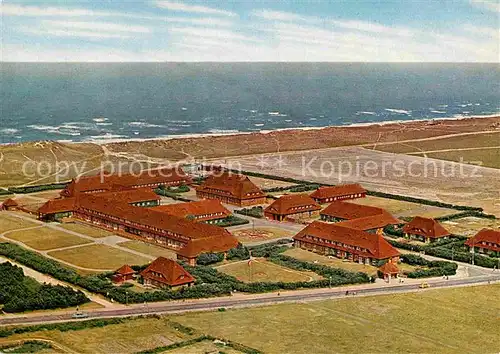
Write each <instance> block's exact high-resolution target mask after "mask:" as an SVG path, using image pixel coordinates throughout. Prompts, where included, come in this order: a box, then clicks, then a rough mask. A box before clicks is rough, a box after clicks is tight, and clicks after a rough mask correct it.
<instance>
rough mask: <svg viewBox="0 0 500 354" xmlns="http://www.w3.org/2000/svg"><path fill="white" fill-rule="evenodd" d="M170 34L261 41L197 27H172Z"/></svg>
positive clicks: (228, 32) (224, 31)
mask: <svg viewBox="0 0 500 354" xmlns="http://www.w3.org/2000/svg"><path fill="white" fill-rule="evenodd" d="M169 32H170V33H172V34H174V35H182V36H190V37H197V38H212V39H213V38H217V39H225V40H228V39H230V40H237V41H250V42H256V41H259V40H258V39H256V38H253V37H250V36H246V35H243V34H239V33H235V32H232V31H227V30H221V29H207V28H196V27H170V28H169Z"/></svg>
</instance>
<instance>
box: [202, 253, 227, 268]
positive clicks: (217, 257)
mask: <svg viewBox="0 0 500 354" xmlns="http://www.w3.org/2000/svg"><path fill="white" fill-rule="evenodd" d="M223 260H224V253H202V254H200V255H199V256H198V258H197V259H196V264H199V265H209V264H215V263H219V262H222V261H223Z"/></svg>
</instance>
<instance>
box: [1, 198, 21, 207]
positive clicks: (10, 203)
mask: <svg viewBox="0 0 500 354" xmlns="http://www.w3.org/2000/svg"><path fill="white" fill-rule="evenodd" d="M2 205H3V206H6V207H16V206H19V203H18V202H16V201H15V200H14V199H12V198H9V199H7V200H5V201H4V202H3V203H2Z"/></svg>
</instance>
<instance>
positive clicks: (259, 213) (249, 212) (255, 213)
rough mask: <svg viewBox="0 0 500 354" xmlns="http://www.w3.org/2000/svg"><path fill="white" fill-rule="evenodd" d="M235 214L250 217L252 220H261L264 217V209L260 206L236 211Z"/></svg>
mask: <svg viewBox="0 0 500 354" xmlns="http://www.w3.org/2000/svg"><path fill="white" fill-rule="evenodd" d="M234 212H235V213H236V214H241V215H246V216H251V217H253V218H257V219H262V218H263V217H264V208H263V207H261V206H254V207H251V208H243V209H236V210H235V211H234Z"/></svg>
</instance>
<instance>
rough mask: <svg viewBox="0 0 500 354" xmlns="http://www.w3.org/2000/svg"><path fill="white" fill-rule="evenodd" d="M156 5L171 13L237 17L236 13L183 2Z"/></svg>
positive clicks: (165, 2)
mask: <svg viewBox="0 0 500 354" xmlns="http://www.w3.org/2000/svg"><path fill="white" fill-rule="evenodd" d="M155 5H156V6H158V7H160V8H163V9H167V10H170V11H179V12H188V13H201V14H210V15H220V16H231V17H233V16H236V14H235V13H234V12H230V11H226V10H219V9H214V8H212V7H207V6H199V5H187V4H184V3H181V2H173V1H167V0H162V1H156V2H155Z"/></svg>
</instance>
